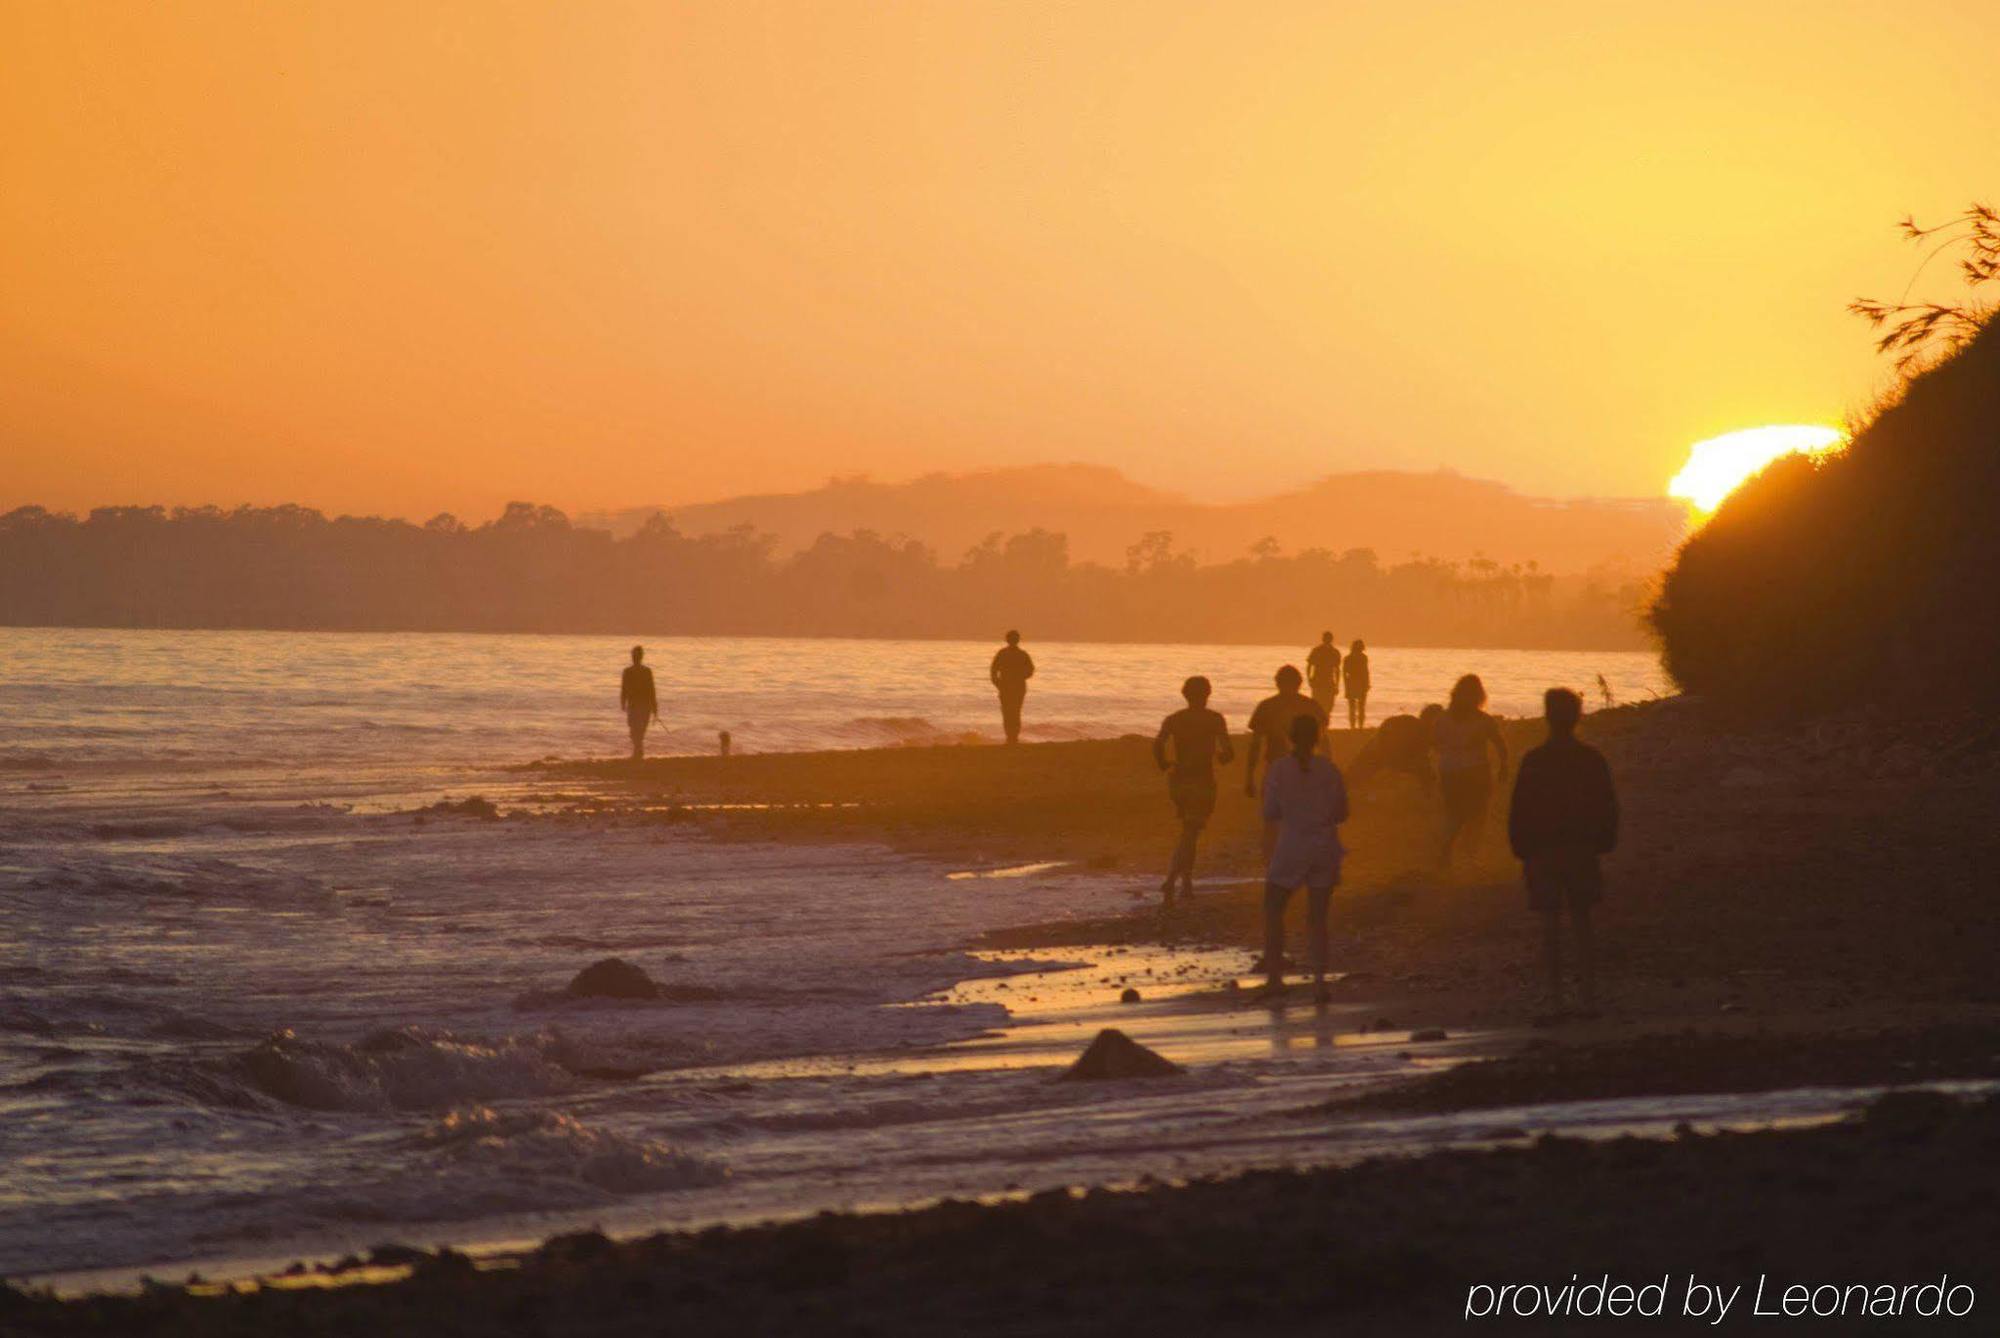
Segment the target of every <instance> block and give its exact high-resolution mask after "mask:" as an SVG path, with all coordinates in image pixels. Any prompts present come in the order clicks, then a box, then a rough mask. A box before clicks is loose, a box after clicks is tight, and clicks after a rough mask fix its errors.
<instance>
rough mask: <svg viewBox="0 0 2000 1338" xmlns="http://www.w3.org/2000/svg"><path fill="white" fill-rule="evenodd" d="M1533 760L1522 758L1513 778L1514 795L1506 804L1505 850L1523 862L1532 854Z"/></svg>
mask: <svg viewBox="0 0 2000 1338" xmlns="http://www.w3.org/2000/svg"><path fill="white" fill-rule="evenodd" d="M1533 761H1534V759H1533V758H1524V759H1522V762H1521V770H1520V772H1519V774H1517V775H1516V776H1515V777H1514V794H1513V797H1512V798H1511V799H1509V800H1508V802H1507V848H1508V849H1509V850H1511V851H1513V852H1514V858H1515V859H1520V860H1524V859H1527V858H1528V856H1529V855H1530V854H1532V853H1533V851H1532V849H1531V848H1530V843H1531V838H1530V835H1529V833H1530V829H1531V827H1532V825H1533V823H1532V816H1533V810H1534V805H1535V769H1534V766H1533V765H1532V763H1533Z"/></svg>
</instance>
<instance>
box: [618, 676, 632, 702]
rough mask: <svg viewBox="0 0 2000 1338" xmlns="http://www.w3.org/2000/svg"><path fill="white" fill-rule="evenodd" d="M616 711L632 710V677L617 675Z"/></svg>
mask: <svg viewBox="0 0 2000 1338" xmlns="http://www.w3.org/2000/svg"><path fill="white" fill-rule="evenodd" d="M618 709H619V710H621V711H629V710H631V709H632V675H630V674H620V675H618Z"/></svg>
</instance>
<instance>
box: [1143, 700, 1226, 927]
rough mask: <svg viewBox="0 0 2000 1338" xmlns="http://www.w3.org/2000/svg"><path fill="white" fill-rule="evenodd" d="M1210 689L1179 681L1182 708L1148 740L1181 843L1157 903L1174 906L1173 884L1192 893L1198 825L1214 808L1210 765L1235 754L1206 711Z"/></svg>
mask: <svg viewBox="0 0 2000 1338" xmlns="http://www.w3.org/2000/svg"><path fill="white" fill-rule="evenodd" d="M1211 690H1212V689H1211V688H1210V685H1209V681H1208V680H1207V679H1206V678H1203V677H1202V676H1201V675H1199V674H1196V675H1195V676H1194V677H1193V678H1190V679H1189V680H1188V681H1187V682H1185V683H1183V684H1181V696H1183V697H1185V698H1187V706H1186V708H1185V709H1183V710H1179V711H1175V712H1174V713H1173V714H1172V715H1170V716H1168V717H1167V718H1166V719H1165V720H1162V721H1161V722H1160V732H1159V734H1157V735H1156V736H1154V739H1153V760H1154V761H1155V762H1157V763H1159V767H1160V770H1162V771H1165V772H1167V773H1168V775H1167V797H1168V798H1169V799H1171V800H1173V804H1174V812H1175V814H1176V815H1178V816H1179V818H1180V823H1181V835H1180V843H1179V844H1178V845H1176V846H1175V847H1174V856H1173V861H1172V863H1170V864H1169V865H1168V866H1167V881H1166V882H1164V883H1161V884H1160V904H1161V905H1163V906H1171V905H1173V904H1174V884H1175V883H1176V882H1178V883H1179V884H1180V889H1181V896H1182V897H1183V898H1190V897H1193V896H1194V848H1195V843H1196V842H1197V841H1199V840H1200V839H1201V829H1202V828H1203V827H1205V826H1207V825H1208V819H1209V815H1211V814H1212V813H1214V812H1215V764H1216V763H1218V762H1220V763H1222V764H1223V765H1224V766H1227V765H1228V764H1229V763H1230V762H1231V761H1233V760H1234V759H1235V757H1236V749H1235V748H1234V747H1232V746H1231V745H1230V742H1229V726H1228V724H1227V723H1226V722H1225V721H1224V720H1223V718H1222V716H1221V715H1220V714H1219V713H1217V712H1215V711H1211V710H1209V709H1208V697H1209V693H1210V691H1211ZM1169 741H1171V742H1172V743H1173V746H1174V747H1173V753H1174V756H1173V761H1172V762H1169V761H1168V760H1167V744H1168V742H1169Z"/></svg>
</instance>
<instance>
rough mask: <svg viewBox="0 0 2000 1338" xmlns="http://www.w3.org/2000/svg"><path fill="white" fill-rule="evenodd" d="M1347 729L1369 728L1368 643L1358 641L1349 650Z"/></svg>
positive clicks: (1346, 668) (1347, 667)
mask: <svg viewBox="0 0 2000 1338" xmlns="http://www.w3.org/2000/svg"><path fill="white" fill-rule="evenodd" d="M1344 671H1345V673H1346V675H1347V727H1348V728H1349V729H1366V728H1368V643H1367V642H1365V641H1356V642H1355V643H1354V644H1353V645H1351V646H1349V647H1348V648H1347V663H1346V665H1345V666H1344Z"/></svg>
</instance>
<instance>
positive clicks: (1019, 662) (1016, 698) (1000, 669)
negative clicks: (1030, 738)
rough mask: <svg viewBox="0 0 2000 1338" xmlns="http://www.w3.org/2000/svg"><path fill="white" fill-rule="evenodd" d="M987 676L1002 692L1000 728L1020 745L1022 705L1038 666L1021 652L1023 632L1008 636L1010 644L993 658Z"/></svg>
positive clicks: (1026, 654)
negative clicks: (1029, 681)
mask: <svg viewBox="0 0 2000 1338" xmlns="http://www.w3.org/2000/svg"><path fill="white" fill-rule="evenodd" d="M987 676H988V677H990V678H991V679H992V680H993V686H994V687H995V688H997V689H999V691H1000V727H1001V728H1002V729H1004V730H1006V731H1007V742H1009V743H1019V742H1020V741H1021V703H1022V702H1024V701H1026V700H1027V697H1028V680H1029V679H1031V678H1033V677H1034V676H1035V662H1034V660H1033V659H1032V658H1030V656H1029V655H1028V652H1027V651H1025V650H1022V649H1021V634H1020V633H1019V632H1009V633H1007V644H1006V645H1004V646H1002V647H1001V648H1000V650H999V652H998V653H996V654H995V655H994V656H993V665H992V667H991V668H990V669H988V670H987Z"/></svg>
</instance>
